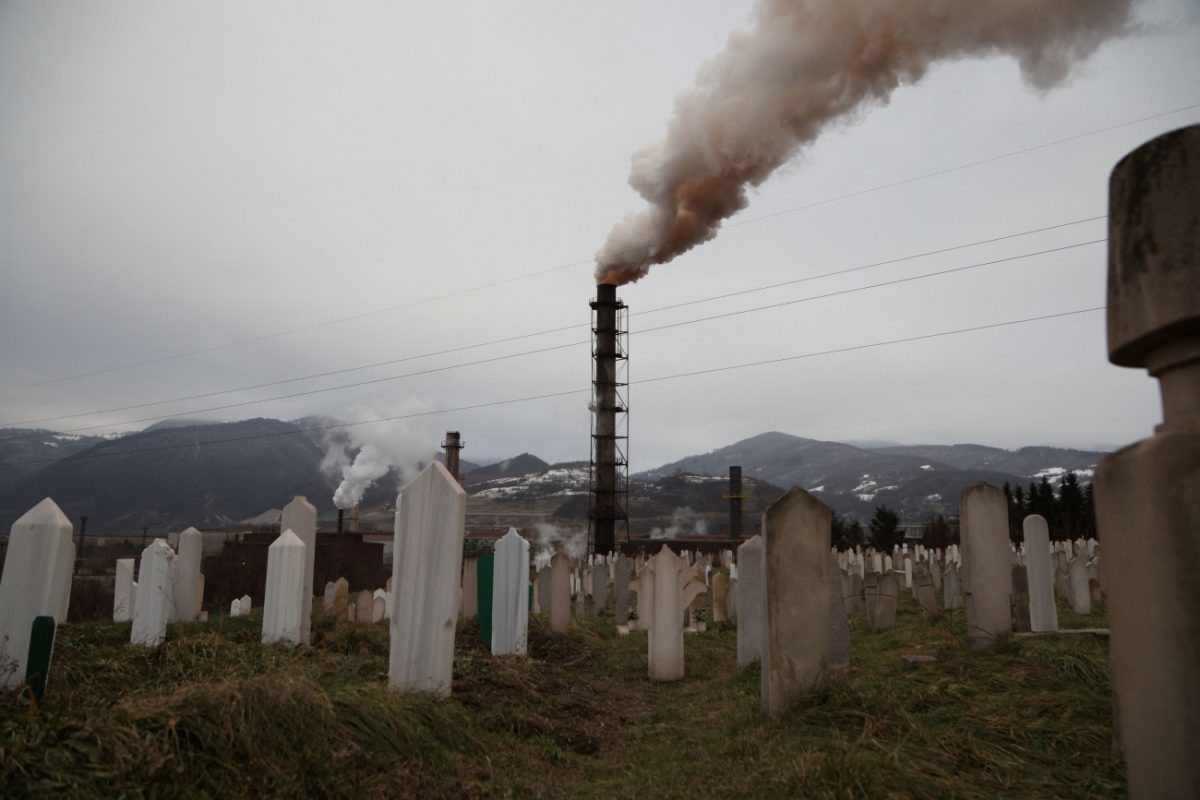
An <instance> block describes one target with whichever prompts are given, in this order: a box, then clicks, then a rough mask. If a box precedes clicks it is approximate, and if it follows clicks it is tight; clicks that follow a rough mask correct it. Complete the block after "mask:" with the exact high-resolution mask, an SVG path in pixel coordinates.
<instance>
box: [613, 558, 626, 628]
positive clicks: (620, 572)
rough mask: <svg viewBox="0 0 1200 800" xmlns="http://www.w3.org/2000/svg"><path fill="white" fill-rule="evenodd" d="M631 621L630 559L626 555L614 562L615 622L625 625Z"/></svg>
mask: <svg viewBox="0 0 1200 800" xmlns="http://www.w3.org/2000/svg"><path fill="white" fill-rule="evenodd" d="M628 619H629V559H628V558H626V557H625V555H624V554H621V555H619V556H617V560H616V561H614V562H613V621H614V622H615V623H616V624H618V625H624V624H625V622H626V621H627V620H628Z"/></svg>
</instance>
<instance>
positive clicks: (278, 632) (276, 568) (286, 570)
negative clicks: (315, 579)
mask: <svg viewBox="0 0 1200 800" xmlns="http://www.w3.org/2000/svg"><path fill="white" fill-rule="evenodd" d="M307 549H308V548H307V547H306V545H305V544H304V542H303V540H301V539H300V537H299V536H297V535H296V534H295V532H293V531H292V530H291V529H287V530H284V532H283V533H281V534H279V538H277V539H276V540H275V541H273V542H271V546H270V547H268V548H267V591H266V595H265V596H264V597H263V624H262V641H263V644H281V645H284V646H285V647H295V646H296V645H298V644H300V643H301V642H302V641H303V640H304V638H303V636H302V634H301V627H302V626H303V625H304V608H305V607H308V608H309V609H310V611H311V609H312V600H311V599H310V598H307V597H305V595H304V562H305V551H306V550H307Z"/></svg>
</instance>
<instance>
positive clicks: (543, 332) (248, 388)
mask: <svg viewBox="0 0 1200 800" xmlns="http://www.w3.org/2000/svg"><path fill="white" fill-rule="evenodd" d="M1106 218H1107V217H1106V215H1104V214H1101V215H1098V216H1093V217H1084V218H1082V219H1077V220H1072V221H1070V222H1060V223H1057V224H1055V225H1047V226H1045V227H1041V228H1032V229H1029V230H1024V231H1018V232H1016V233H1008V234H1004V235H1002V236H993V237H992V238H990V239H979V240H976V241H973V242H965V243H962V244H956V245H951V246H949V247H942V248H938V249H936V250H925V251H923V252H920V253H911V254H909V255H905V256H899V257H897V258H890V259H887V260H884V261H875V262H872V263H869V264H862V265H859V266H855V267H849V268H847V269H840V270H834V271H832V272H824V273H821V274H819V275H807V276H805V277H802V278H795V279H793V280H788V281H781V282H779V283H772V284H768V285H766V286H757V287H754V288H751V289H740V290H738V291H735V292H726V293H725V294H719V295H714V296H712V297H702V298H699V299H695V300H687V301H684V302H681V303H674V304H671V305H666V306H659V307H658V308H651V309H646V310H643V311H635V312H633V313H631V314H630V316H631V317H640V316H645V315H647V314H657V313H659V312H662V311H669V310H671V309H676V308H684V307H686V306H693V305H699V304H701V303H708V302H712V301H714V300H725V299H728V298H730V297H738V296H742V295H748V294H754V293H756V292H764V291H768V290H771V289H779V288H782V287H784V286H794V285H797V284H801V283H807V282H809V281H815V280H820V279H822V278H831V277H835V276H838V275H848V274H850V273H854V272H861V271H863V270H868V269H875V268H877V267H883V266H889V265H892V264H898V263H902V262H904V261H912V260H914V259H918V258H925V257H927V256H933V255H941V254H945V253H950V252H953V251H956V250H964V249H967V248H971V247H977V246H980V245H984V244H993V243H996V242H1002V241H1006V240H1009V239H1016V238H1020V237H1023V236H1030V235H1033V234H1037V233H1045V232H1047V231H1052V230H1058V229H1060V228H1067V227H1071V226H1074V225H1080V224H1083V223H1086V222H1095V221H1097V220H1102V219H1106ZM588 327H589V325H587V324H574V325H563V326H560V327H557V328H547V329H545V330H540V331H533V332H531V333H522V334H517V335H513V336H507V337H504V338H501V339H491V340H489V341H485V342H476V343H474V344H467V345H462V346H459V347H451V348H447V349H444V350H435V351H432V352H428V353H420V354H418V355H412V356H403V357H401V358H393V359H389V360H386V361H376V362H373V363H370V364H360V365H358V366H354V367H344V368H341V369H334V370H327V371H325V372H314V373H310V374H308V375H298V376H295V377H291V378H281V379H279V380H274V381H265V382H263V383H254V384H249V385H246V386H236V387H232V388H228V389H219V390H214V391H210V392H200V393H197V394H190V395H182V396H180V397H172V398H168V399H164V400H152V401H147V402H144V403H133V404H130V405H124V406H113V407H110V408H101V409H96V410H92V411H80V412H77V413H74V414H62V415H59V416H56V417H41V418H38V419H25V420H16V421H13V422H6V423H0V427H18V426H22V425H32V424H36V423H41V422H55V421H57V420H64V419H76V418H78V417H91V416H96V415H98V414H111V413H115V412H118V411H132V410H135V409H139V408H149V407H151V406H159V405H166V404H168V403H182V402H185V401H188V400H202V399H205V398H208V397H218V396H220V395H224V394H234V393H237V392H247V391H252V390H255V389H266V388H269V387H272V386H281V385H283V384H288V383H297V382H301V381H307V380H314V379H316V378H327V377H332V376H334V375H345V374H348V373H351V372H359V371H362V370H366V369H375V368H378V367H386V366H391V365H393V364H400V363H404V362H406V361H416V360H418V359H422V358H431V357H433V356H441V355H449V354H451V353H461V352H464V351H466V350H474V349H478V348H480V347H490V346H492V345H497V344H505V343H508V342H515V341H520V340H523V339H532V338H534V337H537V336H546V335H549V334H552V333H562V332H565V331H573V330H579V329H586V328H588ZM536 352H543V351H536ZM417 374H424V373H417ZM405 377H408V376H405ZM193 413H194V412H193ZM157 419H161V417H158V418H157ZM97 427H103V426H97ZM78 430H90V429H88V428H81V429H78ZM23 435H25V436H28V437H29V438H33V437H35V436H37V434H23ZM11 438H20V437H9V438H7V439H0V442H4V441H9V439H11Z"/></svg>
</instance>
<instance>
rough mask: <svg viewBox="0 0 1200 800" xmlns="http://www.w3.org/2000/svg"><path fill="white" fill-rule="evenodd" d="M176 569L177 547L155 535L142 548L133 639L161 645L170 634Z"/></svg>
mask: <svg viewBox="0 0 1200 800" xmlns="http://www.w3.org/2000/svg"><path fill="white" fill-rule="evenodd" d="M174 572H175V551H174V550H172V549H171V546H170V545H168V544H167V542H166V540H165V539H155V540H154V541H153V542H152V543H151V544H150V546H149V547H147V548H146V549H145V550H143V551H142V563H141V567H140V568H139V570H138V587H139V588H138V593H137V603H136V605H134V612H133V630H132V631H130V634H129V641H130V643H132V644H139V645H144V646H146V647H158V646H159V645H160V644H162V642H163V639H165V638H167V622H168V621H169V620H170V619H171V614H172V610H173V609H174V607H175V598H174V597H173V596H172V595H173V594H174V591H175V576H174Z"/></svg>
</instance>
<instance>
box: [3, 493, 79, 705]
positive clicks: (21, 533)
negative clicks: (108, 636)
mask: <svg viewBox="0 0 1200 800" xmlns="http://www.w3.org/2000/svg"><path fill="white" fill-rule="evenodd" d="M74 569H75V545H74V543H72V542H71V521H70V520H69V519H67V517H66V515H65V514H63V512H62V510H61V509H60V508H59V507H58V506H57V505H56V504H55V502H54V501H53V500H51V499H50V498H49V497H47V498H46V499H45V500H43V501H42V502H40V503H38V504H37V505H36V506H34V507H33V508H31V509H30V510H29V511H27V512H25V514H24V515H23V516H21V518H20V519H18V520H17V521H16V522H14V523H13V526H12V529H11V531H10V532H9V539H8V554H7V556H6V558H5V561H4V574H3V576H0V689H14V688H16V687H18V686H20V685H21V684H22V683H24V681H25V670H26V666H27V665H28V659H29V637H30V632H31V631H32V630H33V621H34V619H36V618H37V617H42V616H46V617H54V621H55V622H56V623H61V622H62V621H64V620H65V619H66V618H67V604H68V602H69V600H70V596H71V595H70V592H71V574H72V572H73V571H74Z"/></svg>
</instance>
